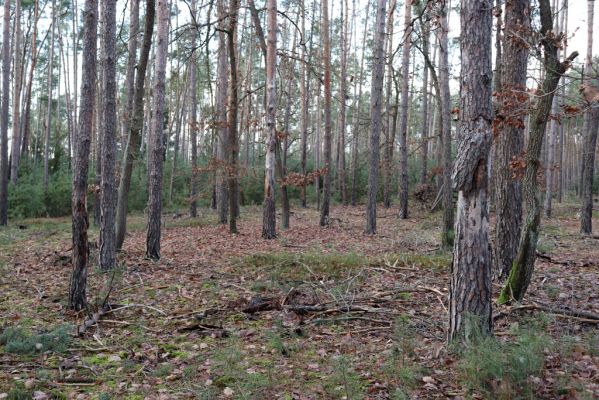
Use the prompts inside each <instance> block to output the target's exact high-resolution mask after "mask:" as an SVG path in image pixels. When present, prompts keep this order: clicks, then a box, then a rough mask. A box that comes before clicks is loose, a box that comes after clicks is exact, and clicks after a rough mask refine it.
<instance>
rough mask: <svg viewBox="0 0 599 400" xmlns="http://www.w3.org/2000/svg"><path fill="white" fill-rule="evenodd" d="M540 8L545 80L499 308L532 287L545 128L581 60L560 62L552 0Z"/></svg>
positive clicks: (533, 122) (533, 120)
mask: <svg viewBox="0 0 599 400" xmlns="http://www.w3.org/2000/svg"><path fill="white" fill-rule="evenodd" d="M539 5H540V14H541V33H542V35H543V37H544V38H547V39H542V40H541V44H542V45H543V50H544V55H543V63H544V71H545V77H544V79H543V82H542V86H541V87H540V88H539V92H540V93H541V94H542V95H541V96H540V97H539V100H538V101H537V104H536V105H535V107H534V109H533V111H532V114H531V117H530V136H529V140H528V146H527V148H526V156H525V158H524V161H525V164H526V169H525V171H524V180H523V182H522V192H523V198H524V205H525V208H526V216H525V219H524V225H523V227H522V233H521V236H520V242H519V244H518V251H517V253H516V257H515V258H514V261H513V263H512V267H511V269H510V274H509V276H508V279H507V282H506V284H505V287H504V288H503V290H502V291H501V295H500V296H499V299H498V300H497V302H498V303H499V304H504V303H508V302H510V301H512V300H516V301H522V299H523V298H524V294H525V293H526V290H527V289H528V285H529V284H530V279H531V277H532V273H533V270H534V263H535V259H536V250H537V240H538V237H539V226H540V222H541V201H540V199H539V196H540V191H539V183H538V181H537V173H538V170H539V167H540V164H541V162H540V157H541V148H542V145H543V137H544V136H545V128H546V127H547V120H548V116H549V113H550V111H551V104H552V103H553V97H554V94H555V90H556V88H557V85H558V82H559V80H560V78H561V76H562V75H563V74H564V73H565V72H566V70H567V69H568V68H569V67H570V64H571V63H572V61H573V60H574V59H575V58H576V57H577V56H578V52H574V53H572V54H571V55H570V56H569V57H568V58H567V59H566V60H564V61H563V62H560V61H559V59H558V48H557V43H556V41H555V40H554V39H552V38H551V36H550V35H548V34H549V33H550V32H551V31H552V30H553V22H552V14H551V6H550V4H549V0H540V2H539Z"/></svg>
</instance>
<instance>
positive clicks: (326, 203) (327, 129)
mask: <svg viewBox="0 0 599 400" xmlns="http://www.w3.org/2000/svg"><path fill="white" fill-rule="evenodd" d="M321 34H322V43H323V56H322V58H323V65H324V150H323V156H324V169H325V173H324V180H323V191H322V206H321V208H320V226H328V224H329V212H330V206H331V177H332V171H331V141H332V126H331V41H330V33H329V2H328V0H323V2H322V32H321Z"/></svg>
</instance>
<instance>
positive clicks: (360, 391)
mask: <svg viewBox="0 0 599 400" xmlns="http://www.w3.org/2000/svg"><path fill="white" fill-rule="evenodd" d="M352 364H353V362H352V360H351V359H350V358H349V357H347V356H339V357H337V358H336V359H335V360H334V361H333V373H332V374H331V376H330V378H329V380H328V382H327V384H326V385H325V387H326V388H327V391H328V392H329V394H331V395H332V396H333V397H334V398H341V397H343V398H345V399H348V400H351V399H362V398H364V383H363V382H362V378H361V377H360V375H359V374H358V373H356V371H355V370H354V368H353V366H352Z"/></svg>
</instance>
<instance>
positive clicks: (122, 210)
mask: <svg viewBox="0 0 599 400" xmlns="http://www.w3.org/2000/svg"><path fill="white" fill-rule="evenodd" d="M154 14H155V6H154V0H147V2H146V18H145V26H144V36H143V44H142V48H141V53H140V55H139V63H138V64H137V73H136V74H135V92H134V98H133V113H132V115H131V123H130V125H131V127H130V130H129V132H128V139H127V146H126V147H125V150H124V156H123V162H122V164H121V179H120V182H119V191H118V202H117V212H116V248H117V250H120V249H121V248H122V247H123V242H124V241H125V233H126V232H127V209H128V204H129V189H130V188H131V174H132V173H133V164H134V163H135V161H137V160H138V157H139V152H140V145H141V130H142V129H143V121H144V84H145V79H146V70H147V67H148V59H149V57H150V48H151V47H152V33H153V31H154Z"/></svg>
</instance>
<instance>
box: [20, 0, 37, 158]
mask: <svg viewBox="0 0 599 400" xmlns="http://www.w3.org/2000/svg"><path fill="white" fill-rule="evenodd" d="M33 15H34V16H33V21H34V22H33V24H34V25H33V33H32V35H31V64H29V78H28V80H27V89H26V90H25V111H24V113H23V134H22V139H21V158H27V157H28V156H29V137H30V135H31V134H30V126H31V121H30V115H31V93H32V89H33V74H34V72H35V66H36V65H37V26H38V21H39V1H38V0H35V5H34V11H33Z"/></svg>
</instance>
